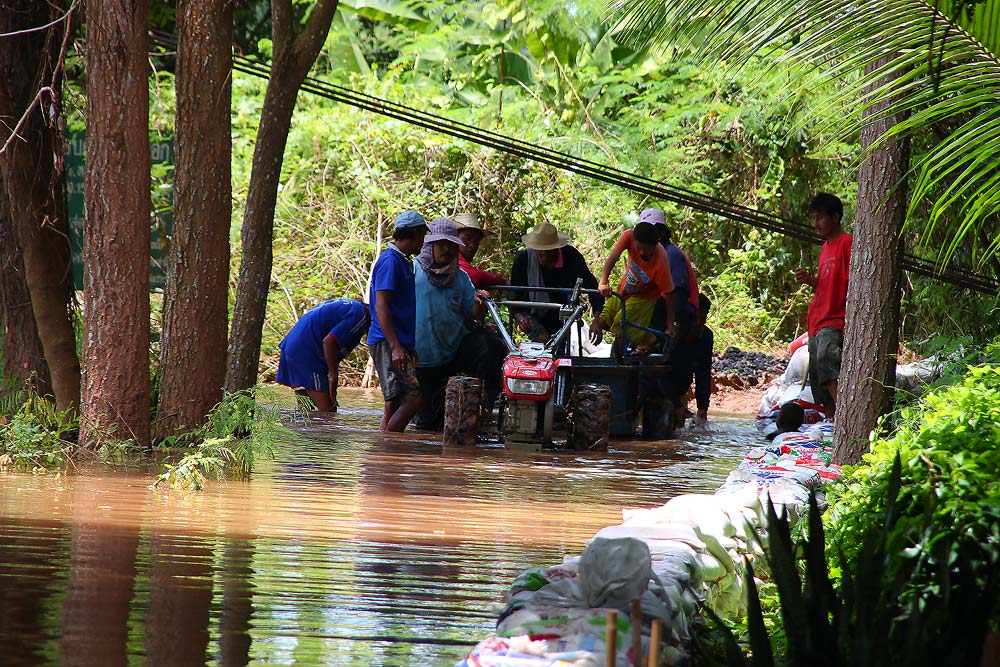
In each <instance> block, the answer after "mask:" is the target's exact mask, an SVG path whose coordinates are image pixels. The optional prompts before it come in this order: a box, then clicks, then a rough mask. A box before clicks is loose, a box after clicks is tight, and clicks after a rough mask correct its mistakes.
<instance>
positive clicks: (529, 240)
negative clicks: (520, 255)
mask: <svg viewBox="0 0 1000 667" xmlns="http://www.w3.org/2000/svg"><path fill="white" fill-rule="evenodd" d="M521 241H522V242H523V243H524V245H526V246H527V247H529V248H531V249H532V250H556V249H558V248H562V247H564V246H567V245H569V234H563V233H562V232H560V231H559V230H558V229H556V228H555V225H553V224H551V223H548V222H543V223H542V224H540V225H535V226H534V227H532V228H531V229H530V230H528V233H527V234H525V235H524V236H522V237H521Z"/></svg>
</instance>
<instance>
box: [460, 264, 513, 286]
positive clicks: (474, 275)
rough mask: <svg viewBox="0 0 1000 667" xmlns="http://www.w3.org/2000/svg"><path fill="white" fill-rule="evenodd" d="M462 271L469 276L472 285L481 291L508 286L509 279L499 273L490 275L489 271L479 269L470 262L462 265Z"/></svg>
mask: <svg viewBox="0 0 1000 667" xmlns="http://www.w3.org/2000/svg"><path fill="white" fill-rule="evenodd" d="M462 270H463V271H465V272H466V273H467V274H469V279H470V280H472V284H473V285H475V286H476V287H477V288H479V289H488V288H490V287H493V286H494V285H506V284H507V279H506V278H504V277H503V276H501V275H500V274H499V273H490V272H489V271H483V270H482V269H477V268H476V267H474V266H472V264H469V263H468V262H465V263H464V264H463V265H462Z"/></svg>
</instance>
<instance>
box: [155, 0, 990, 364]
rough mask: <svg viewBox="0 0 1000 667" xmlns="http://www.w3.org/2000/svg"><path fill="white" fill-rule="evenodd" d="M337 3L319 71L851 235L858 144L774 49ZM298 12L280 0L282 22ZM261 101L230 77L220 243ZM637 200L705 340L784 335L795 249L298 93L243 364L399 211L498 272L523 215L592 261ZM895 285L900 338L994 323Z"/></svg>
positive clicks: (548, 2)
mask: <svg viewBox="0 0 1000 667" xmlns="http://www.w3.org/2000/svg"><path fill="white" fill-rule="evenodd" d="M350 4H351V7H347V6H345V8H347V9H349V10H350V11H348V12H347V13H344V12H343V11H338V19H337V20H336V21H335V22H334V26H333V28H332V29H331V32H330V35H329V37H328V40H327V43H326V46H325V49H324V51H323V53H322V54H321V55H320V58H319V60H318V62H317V63H316V67H315V69H314V74H315V75H317V76H321V77H322V78H325V79H329V80H332V81H334V82H336V83H340V84H346V85H349V86H351V87H353V88H354V89H356V90H358V91H361V92H365V93H368V94H372V95H377V96H379V97H383V98H386V99H389V100H393V101H398V102H402V103H404V104H407V105H411V106H415V107H418V108H421V109H424V110H428V111H432V112H434V113H438V114H443V115H446V116H448V117H450V118H453V119H455V120H458V121H462V122H466V123H469V124H472V125H474V126H477V127H481V128H484V129H491V130H496V131H499V132H501V133H503V134H505V135H509V136H513V137H517V138H520V139H524V140H527V141H530V142H533V143H536V144H540V145H544V146H549V147H552V148H555V149H559V150H562V151H566V152H569V153H571V154H574V155H577V156H579V157H581V158H586V159H592V160H596V161H598V162H603V163H607V164H610V165H613V166H616V167H620V168H623V169H627V170H629V171H634V172H636V173H640V174H646V175H649V176H651V177H653V178H656V179H658V180H662V181H663V182H665V183H668V184H670V185H672V186H677V187H683V188H685V189H688V190H692V191H694V192H698V193H704V194H709V195H712V196H717V197H722V198H724V199H727V200H730V201H733V202H734V203H737V204H741V205H745V206H749V207H752V208H759V209H761V210H766V211H769V212H773V213H777V214H779V215H782V216H785V217H790V218H795V219H800V220H801V219H802V218H803V217H804V211H805V208H806V205H807V202H808V200H809V198H810V197H811V195H812V194H813V193H814V192H815V191H817V190H821V189H822V190H826V191H831V192H835V193H838V194H839V195H841V197H842V198H843V199H844V200H845V203H846V204H847V208H848V216H847V223H848V228H849V227H850V212H851V211H852V210H853V201H854V200H855V199H856V185H855V178H856V174H855V169H854V167H853V166H852V165H853V163H854V161H855V159H856V157H857V156H858V153H859V148H858V145H857V141H856V137H852V136H848V137H845V138H837V137H835V136H833V135H831V134H830V132H829V128H830V127H831V126H832V125H833V121H834V120H836V119H838V118H841V117H846V116H847V115H849V114H851V113H852V112H853V111H854V105H853V103H852V102H851V101H850V100H844V99H842V98H841V97H839V96H838V94H837V91H836V90H831V89H823V88H818V87H815V86H813V85H812V84H810V83H809V78H808V77H807V76H806V75H805V74H806V71H805V70H803V69H802V68H801V67H799V66H787V67H786V66H785V65H784V64H783V66H782V67H776V66H775V61H776V58H777V57H778V55H777V54H768V55H766V56H760V57H755V58H754V59H752V60H751V61H750V62H749V63H748V64H747V65H746V67H744V68H743V69H742V70H740V71H736V70H734V69H732V68H731V67H729V66H728V65H726V64H724V63H720V64H706V62H705V61H704V60H702V59H698V58H694V57H691V56H690V55H689V53H688V52H686V51H684V50H672V51H652V50H645V49H641V48H633V47H628V46H623V45H622V44H621V43H620V40H619V37H618V35H617V34H615V33H613V32H610V31H609V30H608V29H607V27H606V24H605V22H604V21H603V17H604V10H605V8H604V3H603V2H601V1H599V0H585V1H583V2H575V3H572V5H571V6H568V5H566V4H565V3H564V2H561V1H559V0H541V1H536V2H526V1H525V0H499V1H494V2H486V1H480V0H475V1H472V2H467V3H445V2H438V1H437V0H412V1H411V0H365V1H358V2H353V3H350ZM305 5H308V3H298V4H296V8H297V9H296V12H298V13H297V16H298V15H299V14H301V13H302V12H301V11H300V10H302V9H303V7H304V6H305ZM237 13H238V17H237V24H238V26H241V27H239V29H238V32H240V34H241V36H239V37H238V41H239V42H240V44H241V48H243V49H244V51H246V52H251V53H258V54H259V55H260V56H261V57H264V58H267V57H268V55H269V53H268V51H267V49H268V40H267V37H268V36H269V35H268V32H267V31H268V29H269V28H268V26H269V22H268V18H269V15H268V7H267V3H265V2H259V1H254V2H249V3H241V6H240V7H239V8H238V11H237ZM240 17H242V18H240ZM251 46H252V48H251ZM258 47H260V49H259V50H258ZM168 69H169V68H168ZM156 79H157V81H158V82H159V83H158V85H154V89H153V91H152V92H151V99H152V100H153V107H154V108H153V115H152V119H151V127H152V129H153V131H156V132H160V131H163V132H169V131H170V127H171V126H172V123H173V118H174V108H175V102H174V96H173V87H172V75H171V74H170V73H169V72H168V71H162V70H158V71H157V74H156ZM263 95H264V82H262V81H260V80H257V79H254V78H250V77H247V76H245V75H242V74H240V73H234V80H233V117H232V130H233V187H234V191H233V194H234V225H233V237H232V242H233V244H234V249H235V248H238V247H239V236H238V232H239V222H240V220H241V217H242V210H243V205H244V203H245V200H246V190H247V184H248V182H249V174H250V168H251V165H252V161H253V160H252V154H253V145H254V140H255V137H256V130H257V125H258V123H259V117H260V111H261V105H262V100H263ZM160 176H163V177H169V174H161V175H160ZM161 182H162V179H161V180H158V183H161ZM657 205H658V206H661V207H662V208H664V210H665V211H666V213H667V215H668V219H669V222H670V224H671V227H672V229H673V236H674V240H675V242H676V243H677V244H678V245H679V246H680V247H681V248H682V249H683V250H684V251H685V252H686V253H688V255H689V256H690V258H691V260H692V262H693V264H694V266H695V270H696V272H697V275H698V280H699V283H700V284H701V286H702V288H703V289H704V290H705V291H706V292H707V293H708V294H709V295H710V296H711V297H712V298H713V301H714V302H715V303H716V310H715V313H716V314H715V315H713V316H712V318H711V320H712V321H711V322H710V324H711V325H712V326H713V328H714V329H715V331H716V335H717V337H718V338H719V341H720V344H736V345H738V346H740V347H744V348H761V347H765V348H769V347H773V346H775V345H776V344H780V343H783V342H786V341H787V340H790V339H792V338H793V337H794V336H795V335H796V334H797V333H799V332H800V331H801V328H802V326H803V324H804V319H805V313H806V310H807V307H808V302H809V299H810V298H811V291H808V290H802V289H801V288H800V286H799V285H798V284H797V283H796V282H795V281H794V278H793V273H794V269H795V268H796V267H799V266H804V267H808V268H813V269H814V268H815V262H816V256H817V250H816V249H815V248H814V247H813V246H809V245H806V244H803V243H801V242H798V241H792V240H789V239H786V238H783V237H780V236H777V235H775V234H772V233H767V232H760V231H756V230H752V229H750V228H747V227H744V226H739V225H736V224H734V223H732V222H730V221H727V220H723V219H719V218H716V217H715V216H711V215H707V214H704V213H701V212H698V211H694V210H690V209H686V208H680V207H678V206H675V205H673V204H664V203H662V202H655V201H648V200H646V199H644V198H642V197H641V196H638V195H636V194H635V193H632V192H629V191H625V190H622V189H619V188H617V187H615V186H613V185H609V184H603V183H596V182H594V181H590V180H585V179H582V178H579V177H576V176H573V175H570V174H568V173H566V172H562V171H558V170H555V169H553V168H550V167H546V166H541V165H537V164H535V163H532V162H529V161H525V160H523V159H521V158H517V157H514V156H509V155H504V154H500V153H497V152H494V151H492V150H490V149H485V148H480V147H477V146H474V145H470V144H468V143H466V142H463V141H460V140H456V139H452V138H449V137H445V136H441V135H437V134H432V133H428V132H427V131H426V130H424V129H422V128H418V127H415V126H412V125H407V124H405V123H401V122H399V121H396V120H391V119H387V118H384V117H379V116H374V115H372V114H369V113H367V112H360V111H358V110H356V109H354V108H351V107H347V106H344V105H340V104H338V103H334V102H331V101H329V100H325V99H322V98H318V97H315V96H313V95H311V94H309V93H306V92H303V93H301V94H300V95H299V96H298V103H297V106H296V112H295V116H294V120H293V124H292V128H291V132H290V134H289V137H288V141H287V144H286V150H285V155H284V162H283V166H282V177H281V186H280V190H279V194H278V204H277V209H276V212H275V230H274V268H273V274H272V276H273V280H272V289H271V292H270V295H269V300H268V307H267V319H266V322H265V326H264V339H263V344H262V357H263V368H262V370H263V371H264V373H265V377H266V376H267V375H268V374H269V373H271V372H273V369H274V368H275V366H276V357H277V344H278V342H279V341H280V340H281V338H282V337H283V336H284V335H285V333H287V331H288V330H289V329H290V327H291V326H292V324H293V323H294V322H295V320H296V319H297V317H298V316H300V315H301V314H302V313H303V312H305V311H306V310H307V309H309V308H311V307H312V306H314V305H315V304H316V303H318V302H320V301H322V300H325V299H328V298H331V297H336V296H346V297H352V298H361V297H362V295H363V294H364V292H365V290H366V286H367V280H368V272H369V268H370V266H371V264H372V262H373V261H374V258H375V254H376V252H377V251H378V249H379V248H378V246H379V240H380V239H381V241H382V242H383V244H384V242H385V241H386V240H387V236H388V232H389V226H390V223H391V220H392V218H393V217H394V216H395V214H396V213H398V212H399V211H400V210H403V209H406V208H416V209H418V210H420V211H421V212H423V213H425V214H426V215H428V216H429V217H437V216H439V215H450V214H454V213H457V212H461V211H472V212H475V213H478V214H479V215H480V217H481V218H482V219H483V220H484V222H485V224H486V226H487V230H488V232H489V233H488V236H487V237H486V240H485V243H484V245H483V247H482V249H481V251H480V254H479V256H478V257H477V263H478V264H481V265H483V266H484V268H487V269H490V270H494V271H499V272H501V273H506V272H507V271H509V268H510V258H511V256H512V254H513V252H514V251H516V250H517V249H519V248H520V235H521V234H523V233H524V231H525V230H526V229H527V228H528V227H530V226H532V225H534V224H536V223H538V222H541V221H550V222H553V223H555V224H556V225H557V226H559V227H560V228H561V229H563V230H565V231H568V232H570V234H571V236H572V238H573V243H574V244H575V245H576V246H577V247H578V248H579V249H580V250H581V252H583V254H584V256H585V257H586V258H587V260H588V262H589V263H590V265H591V267H592V268H593V269H595V270H596V269H598V268H599V267H600V265H601V264H602V262H603V261H604V258H605V257H606V255H607V252H608V250H609V248H610V246H611V245H612V243H613V242H614V240H615V238H616V236H617V235H618V233H620V231H621V230H622V229H624V228H625V227H626V226H627V225H628V224H629V222H628V218H629V216H630V215H632V216H634V215H635V213H634V212H635V211H638V210H639V209H641V208H643V207H645V206H657ZM380 229H381V231H382V234H381V237H380V235H379V230H380ZM238 254H239V253H238V252H234V266H233V273H232V275H233V276H235V275H236V268H237V267H236V262H238ZM913 288H914V291H913V292H912V296H910V297H909V300H908V301H907V302H906V305H907V309H906V311H905V312H906V317H907V319H906V323H907V331H909V332H912V334H913V335H914V336H917V337H920V338H924V337H926V336H927V335H929V334H930V333H932V332H935V333H942V334H946V335H951V334H955V333H956V332H960V331H962V330H963V327H969V326H971V325H972V324H974V323H975V324H977V326H979V327H980V330H981V331H983V332H984V335H987V336H992V335H993V334H994V333H995V332H996V330H997V318H983V317H982V315H983V314H984V313H985V312H988V309H987V308H986V307H985V306H982V305H981V304H982V301H980V300H977V299H975V298H968V295H966V294H962V293H960V292H958V291H956V290H949V289H946V288H941V287H940V286H939V285H937V284H934V283H932V282H928V281H923V280H922V279H917V278H914V282H913ZM956 303H957V304H959V306H958V307H955V305H954V304H956ZM966 330H968V329H966ZM365 361H366V355H365V354H364V353H363V352H360V353H357V354H355V355H353V356H352V357H350V358H349V359H348V360H347V363H346V364H345V368H344V374H345V379H347V381H351V379H352V378H357V377H359V376H360V372H361V367H362V366H363V364H364V363H365Z"/></svg>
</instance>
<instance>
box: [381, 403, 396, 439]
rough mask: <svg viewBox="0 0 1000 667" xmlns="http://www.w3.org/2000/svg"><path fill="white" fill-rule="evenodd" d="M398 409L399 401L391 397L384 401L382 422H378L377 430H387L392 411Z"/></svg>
mask: <svg viewBox="0 0 1000 667" xmlns="http://www.w3.org/2000/svg"><path fill="white" fill-rule="evenodd" d="M398 409H399V401H397V400H396V399H393V400H391V401H386V402H385V405H384V406H383V407H382V423H381V424H379V427H378V430H380V431H388V430H389V419H391V418H392V415H393V413H395V412H396V410H398Z"/></svg>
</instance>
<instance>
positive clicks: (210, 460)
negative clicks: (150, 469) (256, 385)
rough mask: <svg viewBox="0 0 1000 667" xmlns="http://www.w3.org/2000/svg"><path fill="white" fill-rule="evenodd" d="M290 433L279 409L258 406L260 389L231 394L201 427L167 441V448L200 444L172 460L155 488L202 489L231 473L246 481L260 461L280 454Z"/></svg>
mask: <svg viewBox="0 0 1000 667" xmlns="http://www.w3.org/2000/svg"><path fill="white" fill-rule="evenodd" d="M290 434H291V432H290V431H288V429H286V428H284V427H283V426H282V425H281V421H280V419H279V417H278V415H277V412H276V410H275V409H273V408H270V407H268V406H264V405H260V404H258V403H257V398H256V391H255V390H254V389H247V390H244V391H239V392H235V393H230V392H226V395H225V396H224V397H223V399H222V401H221V402H220V403H219V404H218V405H216V406H215V407H214V408H212V410H211V411H210V412H209V414H208V417H207V419H206V421H205V424H204V425H203V426H202V427H201V428H199V429H197V430H195V431H194V432H192V433H189V434H186V435H184V436H183V437H177V436H171V437H170V438H168V439H167V440H166V441H164V442H163V443H162V445H161V446H162V447H165V448H169V447H176V446H178V445H184V444H185V443H189V442H193V443H197V444H195V445H194V446H193V447H189V448H184V447H182V448H181V449H180V451H181V452H183V456H181V458H180V460H179V461H178V462H177V463H170V462H166V463H165V467H166V471H165V472H163V473H162V474H161V475H160V476H159V477H157V480H156V484H155V486H157V487H170V488H180V489H188V490H200V489H202V488H203V487H204V484H205V480H206V479H218V478H220V477H222V476H223V474H224V473H225V472H226V471H228V470H233V471H235V472H236V474H237V475H239V476H242V477H246V476H248V475H249V474H250V472H251V471H252V470H253V468H254V466H255V465H256V463H257V461H259V460H260V459H261V458H272V457H273V456H274V445H275V442H276V441H277V439H278V437H279V436H288V435H290Z"/></svg>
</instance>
